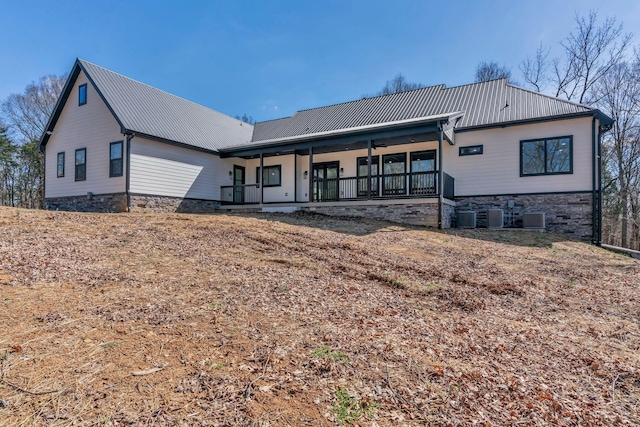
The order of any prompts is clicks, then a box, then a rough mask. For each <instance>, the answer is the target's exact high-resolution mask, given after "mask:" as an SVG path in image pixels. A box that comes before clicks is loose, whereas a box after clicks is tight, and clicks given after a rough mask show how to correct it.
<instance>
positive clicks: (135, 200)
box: [131, 194, 220, 213]
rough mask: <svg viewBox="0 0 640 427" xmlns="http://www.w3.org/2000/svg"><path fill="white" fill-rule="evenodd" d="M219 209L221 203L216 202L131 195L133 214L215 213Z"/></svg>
mask: <svg viewBox="0 0 640 427" xmlns="http://www.w3.org/2000/svg"><path fill="white" fill-rule="evenodd" d="M219 207H220V202H217V201H215V200H201V199H182V198H180V197H167V196H146V195H139V194H132V195H131V212H182V213H213V212H215V211H216V209H218V208H219Z"/></svg>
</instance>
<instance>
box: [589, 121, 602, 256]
mask: <svg viewBox="0 0 640 427" xmlns="http://www.w3.org/2000/svg"><path fill="white" fill-rule="evenodd" d="M596 156H597V148H596V116H595V115H594V116H593V119H591V160H592V167H591V171H592V173H591V188H592V194H591V243H592V244H594V245H598V228H600V227H598V224H597V223H596V221H597V220H598V218H599V215H598V207H597V206H596V203H597V197H598V193H597V191H598V190H597V188H596V173H597V170H598V164H599V159H598V158H597V157H596Z"/></svg>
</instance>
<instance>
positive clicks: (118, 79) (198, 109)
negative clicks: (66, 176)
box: [78, 59, 253, 151]
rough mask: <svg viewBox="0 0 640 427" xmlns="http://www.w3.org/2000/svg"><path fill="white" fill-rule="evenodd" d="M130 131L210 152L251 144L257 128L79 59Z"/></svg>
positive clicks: (82, 66) (123, 124)
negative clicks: (231, 146) (226, 147)
mask: <svg viewBox="0 0 640 427" xmlns="http://www.w3.org/2000/svg"><path fill="white" fill-rule="evenodd" d="M78 63H79V64H80V66H81V68H82V69H83V70H84V71H85V73H86V74H87V75H88V76H89V79H90V80H91V81H92V82H93V83H94V84H95V85H96V87H97V89H98V90H99V91H100V93H101V94H102V96H104V98H105V100H106V102H107V103H108V104H109V106H110V107H111V109H112V110H113V112H114V114H115V115H116V116H117V117H118V119H119V120H120V122H121V123H122V126H123V127H124V128H125V129H126V130H130V131H133V132H137V133H141V134H146V135H151V136H155V137H158V138H162V139H165V140H169V141H175V142H178V143H182V144H186V145H191V146H194V147H198V148H203V149H206V150H211V151H217V150H218V149H219V148H222V147H225V146H230V145H238V144H243V143H248V142H250V141H251V136H252V134H253V126H252V125H250V124H248V123H244V122H242V121H240V120H238V119H234V118H232V117H229V116H227V115H225V114H222V113H219V112H217V111H214V110H211V109H209V108H206V107H203V106H202V105H199V104H196V103H194V102H191V101H188V100H186V99H183V98H180V97H178V96H175V95H172V94H170V93H167V92H164V91H162V90H159V89H156V88H154V87H152V86H149V85H146V84H144V83H140V82H138V81H136V80H133V79H130V78H128V77H125V76H123V75H121V74H118V73H114V72H113V71H110V70H107V69H105V68H102V67H99V66H97V65H95V64H92V63H90V62H87V61H84V60H82V59H78Z"/></svg>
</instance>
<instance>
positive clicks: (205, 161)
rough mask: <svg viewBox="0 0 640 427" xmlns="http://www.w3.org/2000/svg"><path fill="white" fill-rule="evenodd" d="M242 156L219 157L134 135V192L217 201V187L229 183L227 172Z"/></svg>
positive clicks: (132, 168) (132, 172)
mask: <svg viewBox="0 0 640 427" xmlns="http://www.w3.org/2000/svg"><path fill="white" fill-rule="evenodd" d="M234 163H235V164H239V165H244V160H243V159H221V158H220V157H219V156H217V155H215V154H209V153H204V152H201V151H195V150H190V149H187V148H183V147H178V146H174V145H170V144H166V143H162V142H156V141H151V140H148V139H144V138H140V137H134V138H133V139H132V140H131V182H130V191H131V193H134V194H149V195H156V196H169V197H183V198H184V197H186V198H191V199H205V200H220V186H222V185H231V184H232V180H231V178H230V177H229V172H230V171H232V170H233V164H234Z"/></svg>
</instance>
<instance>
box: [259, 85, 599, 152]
mask: <svg viewBox="0 0 640 427" xmlns="http://www.w3.org/2000/svg"><path fill="white" fill-rule="evenodd" d="M451 111H463V112H464V113H465V114H464V116H463V118H462V120H461V122H460V123H459V124H458V129H462V128H465V127H476V126H485V125H491V124H498V123H508V122H514V121H526V120H535V119H543V118H551V117H556V116H562V115H571V114H580V113H589V112H593V111H595V110H594V109H592V108H590V107H587V106H585V105H581V104H575V103H573V102H569V101H565V100H562V99H558V98H554V97H551V96H547V95H543V94H540V93H537V92H532V91H529V90H526V89H522V88H519V87H517V86H512V85H510V84H509V83H508V80H507V79H498V80H492V81H488V82H481V83H473V84H469V85H464V86H456V87H451V88H447V87H446V86H445V85H437V86H430V87H426V88H421V89H415V90H411V91H407V92H400V93H395V94H390V95H383V96H377V97H373V98H363V99H359V100H357V101H350V102H345V103H342V104H335V105H329V106H326V107H320V108H313V109H309V110H302V111H298V112H297V113H296V114H294V115H293V116H291V117H285V118H282V119H278V120H272V121H267V122H260V123H256V124H255V125H254V132H253V138H252V141H253V142H259V141H266V140H273V139H279V138H287V137H295V136H302V135H309V134H314V133H320V132H328V131H332V130H338V129H349V128H354V127H358V126H366V125H373V124H381V123H386V122H394V121H398V120H407V119H414V118H419V117H426V116H436V115H441V114H446V113H447V112H451Z"/></svg>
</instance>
